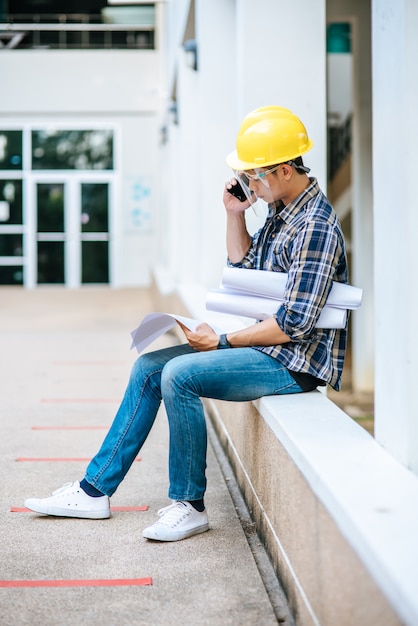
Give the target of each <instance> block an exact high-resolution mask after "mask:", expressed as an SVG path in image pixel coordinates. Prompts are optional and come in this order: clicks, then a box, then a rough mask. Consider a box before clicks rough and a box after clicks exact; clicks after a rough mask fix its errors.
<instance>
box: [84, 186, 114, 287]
mask: <svg viewBox="0 0 418 626" xmlns="http://www.w3.org/2000/svg"><path fill="white" fill-rule="evenodd" d="M80 198H81V216H80V224H81V283H82V284H86V283H108V282H109V183H81V185H80Z"/></svg>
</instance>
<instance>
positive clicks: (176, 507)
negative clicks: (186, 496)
mask: <svg viewBox="0 0 418 626" xmlns="http://www.w3.org/2000/svg"><path fill="white" fill-rule="evenodd" d="M185 511H189V508H188V506H187V504H185V503H184V502H182V501H181V500H178V501H177V502H173V504H169V505H168V506H165V507H164V508H162V509H160V510H159V511H158V515H159V517H161V519H160V520H159V523H160V524H167V526H171V525H172V524H175V523H177V522H178V521H179V515H180V514H181V513H182V512H185Z"/></svg>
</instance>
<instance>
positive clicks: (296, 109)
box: [236, 0, 327, 191]
mask: <svg viewBox="0 0 418 626" xmlns="http://www.w3.org/2000/svg"><path fill="white" fill-rule="evenodd" d="M325 5H326V2H325V0H298V2H288V1H287V0H257V2H254V1H253V0H237V70H236V71H237V77H238V86H237V87H238V88H237V94H238V113H239V117H240V119H241V117H242V116H243V115H245V114H246V113H247V112H248V111H250V110H251V109H255V108H257V107H260V106H263V105H267V104H277V105H279V106H284V107H287V108H288V109H290V110H291V111H293V113H295V114H296V115H298V117H300V119H301V120H302V122H303V123H304V124H305V126H306V128H307V130H308V134H309V135H310V137H311V138H312V140H313V142H314V148H313V149H312V151H311V152H309V153H308V154H307V155H306V158H305V161H306V163H307V164H308V165H309V166H310V167H312V175H313V176H315V177H317V178H318V181H319V184H320V186H321V187H322V189H323V190H324V191H326V180H327V177H326V23H325V22H326V13H325Z"/></svg>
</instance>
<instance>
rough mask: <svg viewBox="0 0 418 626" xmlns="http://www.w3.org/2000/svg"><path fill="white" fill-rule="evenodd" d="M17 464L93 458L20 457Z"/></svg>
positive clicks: (138, 459)
mask: <svg viewBox="0 0 418 626" xmlns="http://www.w3.org/2000/svg"><path fill="white" fill-rule="evenodd" d="M140 460H141V457H139V456H138V457H137V458H136V459H135V461H140ZM16 461H17V462H19V463H31V462H32V461H33V462H37V461H46V462H48V463H49V462H51V463H57V462H60V461H91V458H89V457H82V456H80V457H29V456H19V457H18V458H17V459H16Z"/></svg>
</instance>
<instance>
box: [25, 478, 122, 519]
mask: <svg viewBox="0 0 418 626" xmlns="http://www.w3.org/2000/svg"><path fill="white" fill-rule="evenodd" d="M25 507H26V508H28V509H31V511H35V512H36V513H43V514H44V515H56V516H58V517H82V518H85V519H106V518H108V517H110V506H109V498H108V497H107V496H100V497H99V498H92V497H91V496H88V495H87V494H86V492H85V491H83V490H82V489H81V487H80V483H79V482H78V481H77V482H75V483H66V484H65V485H64V486H63V487H61V489H57V491H54V493H53V494H52V496H50V497H49V498H43V499H39V498H29V499H28V500H25Z"/></svg>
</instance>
